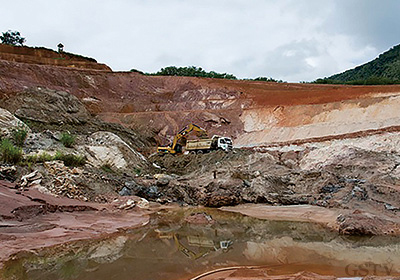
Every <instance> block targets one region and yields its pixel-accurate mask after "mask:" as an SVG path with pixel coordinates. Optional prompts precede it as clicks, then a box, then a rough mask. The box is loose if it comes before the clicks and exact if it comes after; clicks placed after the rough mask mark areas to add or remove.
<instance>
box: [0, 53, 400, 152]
mask: <svg viewBox="0 0 400 280" xmlns="http://www.w3.org/2000/svg"><path fill="white" fill-rule="evenodd" d="M0 54H2V56H1V55H0V58H1V59H3V60H0V98H1V104H2V107H5V108H6V109H9V110H11V111H12V112H13V113H14V112H15V111H16V110H17V109H19V108H17V107H18V106H15V104H12V102H9V101H10V100H12V99H13V97H14V96H15V94H17V93H21V92H24V91H27V90H30V89H32V88H35V89H36V88H37V87H41V88H47V89H51V90H62V91H66V92H69V93H71V94H73V95H75V96H76V97H78V98H79V99H80V101H81V102H82V103H83V104H85V106H86V107H87V108H88V110H89V111H90V113H91V114H93V115H97V116H99V117H100V118H101V119H103V120H105V121H107V122H114V123H120V124H123V125H125V126H127V127H130V128H134V129H136V130H139V131H141V132H142V134H149V135H152V136H154V135H157V136H156V139H157V141H158V142H159V143H161V144H166V143H168V142H169V140H170V139H171V137H172V135H173V134H174V133H176V131H177V130H178V129H180V128H182V127H183V126H185V125H186V124H188V123H191V122H194V123H197V124H199V125H201V126H203V127H205V128H206V129H208V130H209V132H210V134H224V135H228V136H231V137H234V138H235V140H236V141H235V144H236V145H237V146H258V145H269V144H271V143H282V142H296V141H302V140H305V139H320V138H325V139H327V138H330V137H341V135H354V134H360V133H362V132H364V131H369V132H377V131H380V130H382V129H388V128H391V129H394V130H397V129H398V126H399V125H400V118H399V117H398V116H397V114H396V112H398V110H399V109H400V99H399V95H400V86H338V85H311V84H286V83H284V84H277V83H266V82H253V81H231V80H218V79H205V78H193V77H150V76H144V75H141V74H138V73H123V72H108V71H97V70H90V69H73V68H71V67H59V66H57V67H55V65H38V64H28V63H19V62H15V61H11V60H10V59H9V57H7V55H5V53H4V52H2V49H1V48H0ZM4 59H7V60H4ZM28 62H29V61H28ZM85 63H86V62H85ZM88 63H93V62H88ZM88 68H90V67H88ZM93 68H96V67H93ZM93 68H92V69H93ZM7 101H8V102H7Z"/></svg>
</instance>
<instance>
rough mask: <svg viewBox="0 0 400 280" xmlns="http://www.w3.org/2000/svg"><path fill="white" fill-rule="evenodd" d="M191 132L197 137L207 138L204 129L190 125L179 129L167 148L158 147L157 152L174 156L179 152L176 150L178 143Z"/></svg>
mask: <svg viewBox="0 0 400 280" xmlns="http://www.w3.org/2000/svg"><path fill="white" fill-rule="evenodd" d="M192 131H195V132H197V136H198V137H207V131H206V130H205V129H203V128H201V127H200V126H198V125H196V124H193V123H192V124H190V125H188V126H185V127H184V128H183V129H181V130H180V131H179V132H178V133H177V134H176V135H175V137H174V140H173V141H172V143H171V145H169V146H167V147H158V148H157V152H162V153H171V154H176V153H178V152H180V151H179V149H178V145H179V141H180V140H181V139H183V138H186V136H187V135H188V134H189V133H190V132H192Z"/></svg>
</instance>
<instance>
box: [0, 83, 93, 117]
mask: <svg viewBox="0 0 400 280" xmlns="http://www.w3.org/2000/svg"><path fill="white" fill-rule="evenodd" d="M4 102H5V103H4V106H6V107H7V108H9V109H11V110H12V111H13V112H14V114H15V115H16V116H17V117H18V118H22V119H26V120H30V121H35V122H41V123H47V124H59V125H60V124H84V123H86V122H88V120H89V116H90V114H89V112H88V111H87V110H86V107H85V106H84V105H83V104H82V103H81V102H80V101H79V99H78V98H76V97H75V96H73V95H72V94H69V93H68V92H65V91H55V90H49V89H45V88H41V87H37V88H31V89H29V90H25V91H22V92H19V93H18V94H16V95H14V96H13V98H12V99H9V100H5V101H4Z"/></svg>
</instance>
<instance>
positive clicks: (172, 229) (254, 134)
mask: <svg viewBox="0 0 400 280" xmlns="http://www.w3.org/2000/svg"><path fill="white" fill-rule="evenodd" d="M399 112H400V85H387V86H350V85H318V84H295V83H274V82H263V81H248V80H247V81H246V80H224V79H209V78H196V77H178V76H151V75H143V74H140V73H137V72H113V71H112V70H111V69H110V68H109V67H108V66H106V65H104V64H100V63H97V62H96V61H95V60H93V59H88V58H84V57H81V56H74V55H67V54H65V55H64V54H62V53H57V52H54V51H51V50H48V49H44V48H29V47H12V46H6V45H0V140H1V141H2V142H1V143H2V144H1V147H2V150H1V151H2V155H1V156H2V158H1V161H0V248H1V249H0V279H5V280H8V279H119V280H125V279H126V280H128V279H142V280H146V279H160V280H161V279H162V280H168V279H170V280H173V279H193V280H194V279H198V280H200V279H201V280H205V279H207V280H210V279H226V280H228V279H243V280H245V279H260V280H261V279H338V278H346V279H348V278H354V279H361V278H364V279H395V278H396V277H400V216H399V211H400V114H399ZM192 123H193V124H196V125H198V126H199V127H201V128H203V129H204V130H206V131H207V132H208V134H209V135H220V136H224V137H227V138H231V139H232V140H233V150H218V149H216V150H215V151H214V150H212V151H209V152H208V153H183V154H176V155H173V154H168V153H166V154H160V153H157V147H158V146H166V145H168V144H169V143H170V142H171V141H172V140H173V137H174V136H175V135H176V133H177V132H178V131H180V130H181V129H182V128H183V127H185V126H187V125H188V124H192ZM21 134H23V135H24V136H25V137H26V138H23V139H22V143H21V142H18V139H20V138H18V135H21ZM68 137H69V138H68ZM68 139H69V142H68V141H67V140H68ZM7 153H13V154H12V155H13V157H11V156H9V154H7Z"/></svg>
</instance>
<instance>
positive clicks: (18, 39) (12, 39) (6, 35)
mask: <svg viewBox="0 0 400 280" xmlns="http://www.w3.org/2000/svg"><path fill="white" fill-rule="evenodd" d="M0 40H1V43H3V44H7V45H12V46H17V45H20V46H23V45H24V43H25V41H26V40H25V38H24V37H22V36H21V34H20V33H19V31H11V30H8V31H7V32H3V34H2V35H1V36H0Z"/></svg>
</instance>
